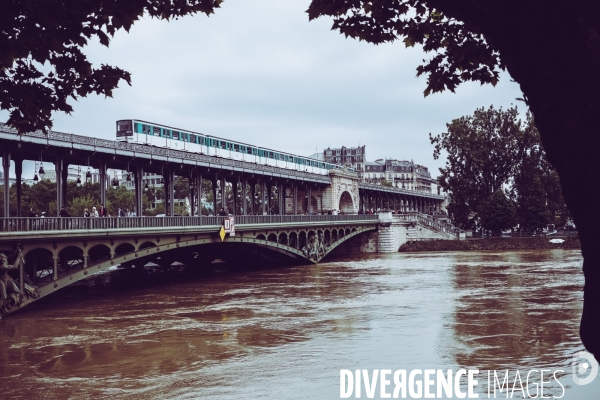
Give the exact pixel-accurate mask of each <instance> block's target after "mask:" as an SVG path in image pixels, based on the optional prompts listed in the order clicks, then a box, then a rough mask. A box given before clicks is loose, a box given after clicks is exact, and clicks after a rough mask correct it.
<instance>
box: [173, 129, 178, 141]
mask: <svg viewBox="0 0 600 400" xmlns="http://www.w3.org/2000/svg"><path fill="white" fill-rule="evenodd" d="M173 139H175V140H179V139H180V136H179V132H177V131H173Z"/></svg>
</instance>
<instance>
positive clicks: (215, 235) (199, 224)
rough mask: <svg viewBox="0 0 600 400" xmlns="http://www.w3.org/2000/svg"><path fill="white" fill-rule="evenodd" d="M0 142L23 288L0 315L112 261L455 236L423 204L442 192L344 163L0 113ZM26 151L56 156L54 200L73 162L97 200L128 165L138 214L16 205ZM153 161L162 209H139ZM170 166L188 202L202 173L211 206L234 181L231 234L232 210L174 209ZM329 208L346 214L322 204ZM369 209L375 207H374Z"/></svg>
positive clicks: (304, 253)
mask: <svg viewBox="0 0 600 400" xmlns="http://www.w3.org/2000/svg"><path fill="white" fill-rule="evenodd" d="M0 146H1V147H2V160H3V162H2V168H3V172H4V181H3V183H4V188H8V187H9V183H10V180H9V173H10V167H11V160H12V161H13V162H14V165H15V175H16V192H17V193H16V194H17V196H16V197H17V207H16V210H10V197H9V190H4V199H3V200H4V217H2V218H0V252H2V253H4V254H6V255H8V256H9V262H10V263H12V264H14V265H15V266H16V267H17V268H18V277H17V276H13V278H14V279H15V280H16V281H17V282H18V283H19V293H13V294H11V295H10V296H9V297H10V298H9V299H7V300H6V301H4V302H3V304H0V316H2V315H8V314H10V313H12V312H14V311H16V310H18V309H20V308H22V307H24V306H25V305H27V304H30V303H32V302H34V301H36V300H38V299H39V298H41V297H43V296H45V295H48V294H50V293H53V292H56V291H58V290H60V289H62V288H64V287H66V286H68V285H70V284H72V283H74V282H77V281H79V280H81V279H83V278H85V277H87V276H90V275H92V274H94V273H97V272H100V271H106V270H107V269H109V268H113V267H116V266H120V267H123V268H133V267H136V268H139V269H142V268H143V267H144V265H146V264H148V263H151V262H152V263H156V264H159V265H163V266H168V265H171V264H172V263H173V262H175V261H178V262H181V263H183V264H185V265H188V266H200V267H202V266H208V265H210V264H211V263H213V262H215V261H216V260H224V261H232V262H235V263H237V264H239V265H245V264H247V263H249V262H255V263H259V264H262V263H266V262H273V263H277V264H280V263H296V264H298V263H316V262H319V261H320V260H321V259H322V258H323V257H325V256H326V255H327V254H329V253H330V252H332V251H334V250H335V249H339V248H341V247H343V246H341V245H343V244H346V245H348V244H350V245H352V246H354V247H358V248H360V251H364V252H369V251H375V252H392V251H397V250H398V247H399V246H400V245H401V244H402V243H403V242H405V241H406V240H410V239H416V238H420V237H422V238H425V237H432V238H433V237H435V238H439V239H455V238H457V231H456V230H455V228H453V227H452V226H450V225H448V224H446V223H444V222H441V221H438V220H436V219H435V218H432V217H431V216H430V215H427V213H430V212H431V211H437V210H439V209H440V207H441V205H442V203H443V201H444V200H445V198H444V196H440V195H438V194H435V193H429V192H417V191H412V190H405V189H399V188H393V187H387V186H382V185H373V184H367V183H363V182H360V181H359V178H358V177H357V175H356V174H354V173H352V172H350V171H346V170H331V171H330V173H329V175H320V174H315V173H309V172H306V171H297V170H292V169H287V168H284V167H283V166H281V167H279V166H270V165H261V164H257V163H251V162H244V161H238V160H232V159H227V158H220V157H214V156H207V155H204V154H198V153H191V152H186V151H180V150H173V149H167V148H159V147H153V146H147V145H139V144H132V143H126V142H117V141H111V140H104V139H97V138H90V137H86V136H79V135H72V134H65V133H60V132H49V134H48V135H44V134H42V133H41V132H33V133H28V134H25V135H21V136H20V135H17V134H16V132H15V131H14V130H12V128H10V127H8V126H6V125H0ZM24 160H41V161H43V162H52V163H54V167H55V171H56V188H57V190H56V192H57V198H56V201H57V203H56V204H57V205H62V204H64V202H65V200H66V199H67V185H66V182H67V177H68V175H67V174H68V170H67V168H68V165H70V164H74V165H89V166H92V167H94V168H97V169H98V170H99V171H100V182H101V185H100V203H102V204H105V202H106V190H107V179H106V178H107V176H106V174H107V168H109V167H110V168H115V169H117V168H120V169H123V170H127V171H131V172H132V173H133V175H134V184H135V198H136V210H138V216H136V217H122V218H119V217H104V218H70V217H66V218H64V217H63V218H61V217H59V216H58V215H57V216H56V217H47V218H29V217H23V216H21V212H22V208H23V205H22V204H21V193H20V190H21V189H20V187H21V179H22V177H21V175H22V162H23V161H24ZM148 171H151V172H154V173H158V172H160V174H161V175H162V176H163V179H164V185H165V189H166V190H165V193H166V197H167V199H166V206H167V207H166V216H165V217H144V216H142V215H141V214H142V212H141V210H142V190H143V189H142V187H143V186H142V177H143V174H144V172H148ZM176 175H179V176H183V177H186V178H188V179H189V183H190V198H191V204H192V205H193V204H195V202H194V198H196V199H202V197H203V193H202V181H203V179H206V180H209V181H210V182H211V184H212V191H213V207H214V209H215V210H217V209H219V205H221V207H224V206H225V204H226V197H225V190H223V189H224V188H225V185H226V183H230V184H231V185H232V188H233V193H234V195H233V203H234V207H233V214H235V216H234V218H235V226H236V230H235V234H233V235H232V234H230V235H224V236H221V235H220V233H221V232H220V231H221V228H222V226H223V224H224V219H225V218H229V217H219V216H201V215H198V213H195V212H194V207H192V215H191V216H175V215H174V207H173V206H172V205H173V204H174V203H175V198H174V186H173V182H174V179H175V176H176ZM218 188H220V189H221V190H220V196H217V189H218ZM273 189H275V193H276V194H277V196H276V197H275V198H276V199H277V204H276V205H275V206H276V209H277V210H279V211H280V213H279V214H280V215H267V214H268V212H269V211H272V210H273V208H272V204H271V196H270V194H272V193H273ZM248 194H250V195H248ZM57 208H58V207H57ZM331 210H340V211H341V214H340V215H333V214H332V215H329V214H328V211H331ZM372 211H375V212H377V211H380V212H379V214H378V215H376V214H371V213H370V212H372ZM382 211H385V212H382ZM57 213H58V210H57ZM396 213H399V214H396ZM254 214H259V215H254ZM15 272H16V271H13V272H11V274H14V275H16V274H15Z"/></svg>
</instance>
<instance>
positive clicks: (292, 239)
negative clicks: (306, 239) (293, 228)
mask: <svg viewBox="0 0 600 400" xmlns="http://www.w3.org/2000/svg"><path fill="white" fill-rule="evenodd" d="M288 245H289V246H290V247H293V248H295V249H297V248H298V234H297V233H296V232H292V233H290V236H289V238H288Z"/></svg>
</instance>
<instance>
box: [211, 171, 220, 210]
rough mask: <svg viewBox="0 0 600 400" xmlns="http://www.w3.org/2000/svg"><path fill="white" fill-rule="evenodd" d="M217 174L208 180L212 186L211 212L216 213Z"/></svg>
mask: <svg viewBox="0 0 600 400" xmlns="http://www.w3.org/2000/svg"><path fill="white" fill-rule="evenodd" d="M217 179H218V177H217V175H215V177H214V179H211V180H210V183H211V186H212V194H213V214H214V215H218V214H219V211H218V210H217Z"/></svg>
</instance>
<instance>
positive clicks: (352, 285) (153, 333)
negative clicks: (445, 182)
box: [0, 250, 600, 400]
mask: <svg viewBox="0 0 600 400" xmlns="http://www.w3.org/2000/svg"><path fill="white" fill-rule="evenodd" d="M581 265H582V258H581V254H580V252H579V251H568V250H544V251H504V252H462V253H459V252H441V253H429V254H425V253H412V254H411V253H396V254H390V255H361V256H352V257H346V258H338V259H335V260H332V261H329V262H325V263H322V264H318V265H312V266H299V267H287V268H268V269H258V270H257V269H255V270H244V269H243V268H242V267H240V268H236V269H233V268H232V269H221V270H219V269H216V270H214V271H212V272H209V273H202V274H198V273H190V272H189V271H187V270H185V269H184V268H182V267H171V268H170V269H155V270H147V271H145V272H142V273H140V272H139V271H138V272H136V271H135V270H117V271H112V272H110V273H105V274H102V275H100V276H95V277H92V278H91V279H88V280H85V281H82V282H79V283H77V284H74V285H72V286H70V287H68V288H65V289H63V290H61V291H59V292H57V293H56V294H54V295H51V296H48V297H47V298H45V299H43V300H42V301H39V302H37V303H35V304H33V305H31V306H29V307H28V308H26V309H24V310H22V311H20V312H18V313H16V314H14V315H13V316H11V317H8V318H4V319H3V320H0V338H2V339H1V340H2V342H3V343H4V345H2V346H0V376H1V377H2V378H3V379H2V380H0V382H1V383H0V398H2V399H21V398H22V399H35V398H52V399H66V398H72V399H80V398H81V399H87V398H110V399H154V398H159V399H162V398H169V399H200V398H202V399H206V398H215V399H220V398H236V399H239V398H266V399H271V398H277V399H286V398H290V399H295V398H307V399H329V398H339V396H340V369H349V370H355V369H359V368H360V369H384V368H386V369H391V370H392V371H394V370H397V369H407V370H411V369H417V368H419V369H426V368H430V369H444V370H445V369H454V371H456V370H457V369H458V368H477V369H479V370H480V375H479V378H480V381H479V382H480V385H482V387H480V388H479V392H480V393H481V394H480V398H487V394H486V395H483V393H484V392H485V390H484V389H485V388H486V386H484V383H485V382H484V379H487V372H484V371H487V370H490V369H491V370H502V369H510V370H516V369H520V370H521V372H523V371H528V370H530V369H533V368H538V369H539V368H542V367H543V368H547V369H553V370H554V369H563V370H565V371H567V372H568V375H565V376H564V378H562V379H561V382H562V384H563V385H564V386H565V391H566V393H565V396H564V397H563V398H564V399H584V400H585V399H597V398H600V379H599V378H597V379H596V380H595V381H594V382H593V383H591V384H589V385H587V386H578V385H574V384H573V380H572V378H571V376H570V372H571V367H570V365H569V364H570V361H571V358H572V357H573V355H574V354H575V353H576V352H577V351H580V350H583V346H582V344H581V341H580V339H579V336H578V329H579V318H580V315H581V308H582V299H583V295H582V288H583V274H582V272H581ZM392 387H393V386H392ZM560 392H561V390H560V387H557V385H554V386H552V385H551V388H550V389H549V393H547V394H550V395H552V394H554V395H556V396H559V395H560ZM517 394H520V392H517ZM517 394H515V398H521V397H519V396H517ZM376 396H379V389H378V390H377V394H376ZM501 397H503V398H505V396H504V395H501ZM363 398H365V393H364V392H363Z"/></svg>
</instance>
